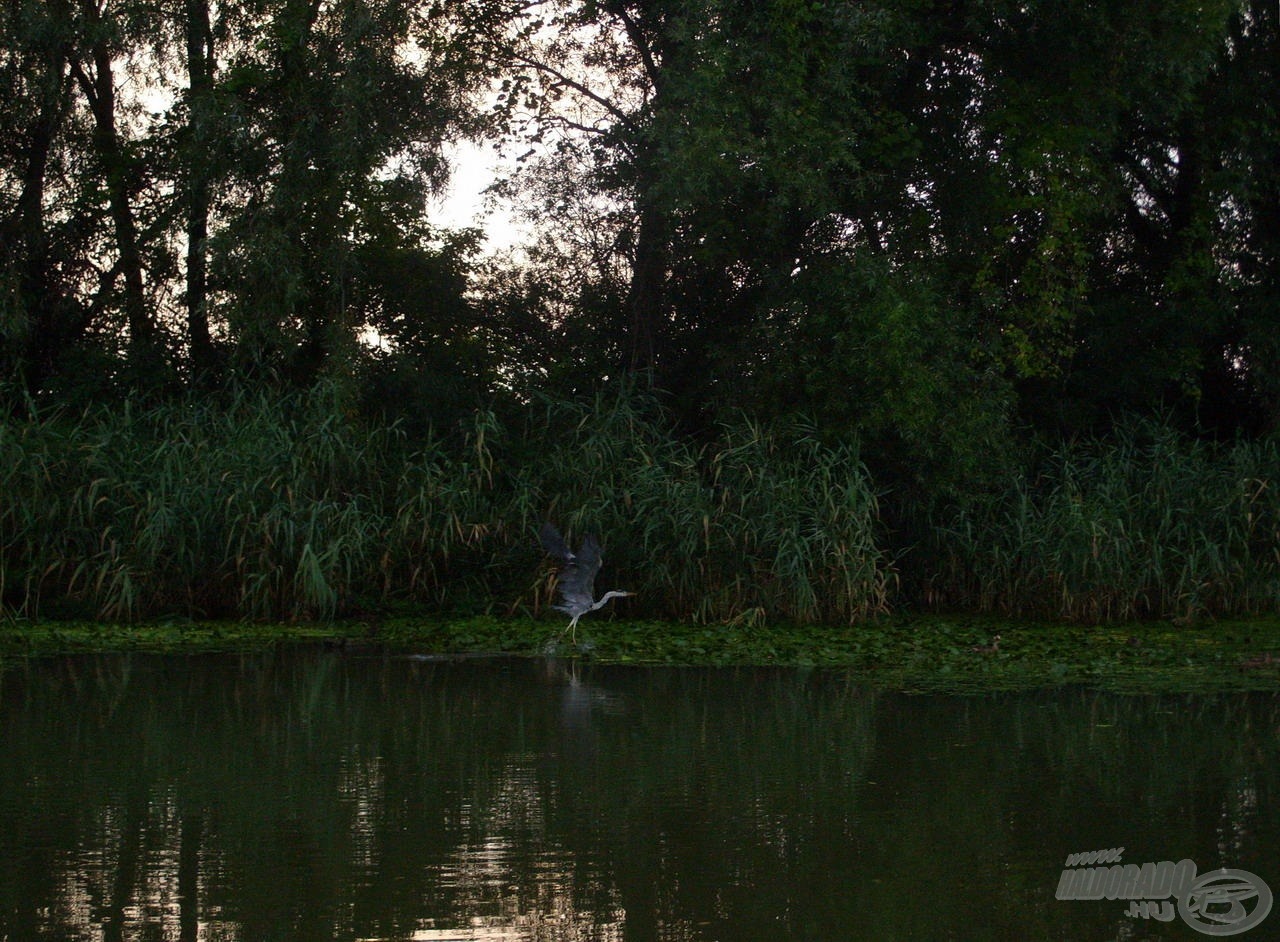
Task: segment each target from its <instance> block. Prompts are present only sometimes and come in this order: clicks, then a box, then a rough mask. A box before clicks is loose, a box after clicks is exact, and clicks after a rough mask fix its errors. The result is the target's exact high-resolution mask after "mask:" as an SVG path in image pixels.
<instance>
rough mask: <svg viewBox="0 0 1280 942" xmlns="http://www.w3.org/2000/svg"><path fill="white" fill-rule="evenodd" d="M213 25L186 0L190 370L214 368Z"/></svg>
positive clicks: (197, 1) (204, 10) (204, 4)
mask: <svg viewBox="0 0 1280 942" xmlns="http://www.w3.org/2000/svg"><path fill="white" fill-rule="evenodd" d="M213 63H214V56H213V30H212V28H211V26H210V22H209V0H187V79H188V84H189V88H190V92H189V94H190V105H191V117H190V122H191V124H190V126H189V127H188V128H187V131H188V139H187V146H188V155H187V194H186V197H187V199H186V203H187V205H186V211H187V296H186V308H187V334H188V337H187V339H188V342H189V343H190V345H191V352H190V358H191V371H192V373H193V375H194V376H196V377H200V376H202V375H205V374H208V373H209V371H210V370H211V369H212V368H213V340H212V337H211V336H210V333H209V301H208V285H207V275H208V242H209V204H210V189H211V185H210V173H209V164H208V144H209V136H210V135H209V130H210V128H209V125H210V123H211V121H212V118H213V115H212V104H213V103H212V101H211V97H212V93H213Z"/></svg>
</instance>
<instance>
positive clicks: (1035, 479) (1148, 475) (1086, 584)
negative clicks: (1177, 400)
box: [928, 421, 1280, 622]
mask: <svg viewBox="0 0 1280 942" xmlns="http://www.w3.org/2000/svg"><path fill="white" fill-rule="evenodd" d="M934 535H935V541H936V542H935V546H934V549H935V552H936V556H935V557H934V560H935V562H934V564H933V572H932V574H931V576H930V579H929V582H928V585H929V592H930V596H929V600H930V601H931V602H932V603H933V604H935V605H936V606H939V607H944V608H961V609H969V610H978V611H984V612H1000V613H1004V614H1009V615H1024V616H1025V615H1035V616H1044V617H1052V618H1062V619H1069V620H1075V621H1086V622H1102V621H1116V620H1131V619H1144V618H1153V617H1163V618H1172V619H1175V620H1193V619H1195V618H1198V617H1202V616H1207V615H1254V614H1274V613H1275V612H1277V611H1280V450H1278V449H1277V443H1276V442H1275V441H1274V440H1264V441H1253V442H1248V441H1239V442H1235V443H1232V444H1227V445H1222V444H1214V443H1210V442H1204V441H1197V440H1192V439H1188V438H1186V437H1184V436H1182V435H1179V434H1178V433H1177V432H1175V431H1174V430H1173V429H1171V428H1170V427H1169V426H1168V425H1165V424H1162V423H1159V422H1155V421H1129V422H1126V423H1123V424H1121V425H1120V426H1119V427H1118V429H1117V430H1116V432H1115V434H1114V435H1113V436H1112V437H1110V438H1109V439H1107V440H1105V441H1102V440H1096V441H1089V442H1083V443H1076V444H1073V445H1070V446H1067V447H1063V448H1060V449H1058V450H1055V451H1052V452H1049V453H1047V454H1045V455H1044V456H1042V459H1041V462H1040V468H1039V469H1038V470H1037V471H1035V472H1029V473H1023V474H1019V475H1017V476H1016V478H1015V479H1014V480H1013V481H1012V482H1011V483H1010V486H1009V487H1008V488H1007V489H1006V490H1005V491H1003V492H1001V493H997V494H988V495H984V496H980V497H975V498H973V499H972V500H970V501H969V502H968V503H966V504H965V505H964V506H962V507H959V508H955V509H953V511H952V512H951V515H950V517H949V518H948V519H947V520H946V522H945V524H944V525H943V526H940V527H939V528H938V529H937V530H936V531H935V534H934Z"/></svg>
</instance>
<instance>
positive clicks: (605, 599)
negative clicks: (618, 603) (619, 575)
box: [591, 591, 627, 612]
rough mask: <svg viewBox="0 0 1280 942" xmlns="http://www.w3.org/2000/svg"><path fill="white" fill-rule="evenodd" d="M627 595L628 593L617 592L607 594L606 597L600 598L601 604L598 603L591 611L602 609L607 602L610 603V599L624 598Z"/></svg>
mask: <svg viewBox="0 0 1280 942" xmlns="http://www.w3.org/2000/svg"><path fill="white" fill-rule="evenodd" d="M626 594H627V593H626V592H616V591H610V592H606V593H605V594H604V595H602V596H600V601H599V602H596V604H595V605H592V606H591V610H592V611H593V612H594V611H595V610H596V609H597V608H600V607H601V606H602V605H604V603H605V602H608V601H609V600H610V599H618V598H622V597H623V596H624V595H626Z"/></svg>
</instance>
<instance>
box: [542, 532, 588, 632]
mask: <svg viewBox="0 0 1280 942" xmlns="http://www.w3.org/2000/svg"><path fill="white" fill-rule="evenodd" d="M538 537H539V539H540V540H541V541H542V546H543V548H544V549H545V550H546V551H547V552H548V553H549V554H551V555H552V556H554V557H556V559H558V560H560V561H561V562H562V563H564V568H562V569H561V570H560V579H559V582H558V584H559V588H560V597H561V598H562V599H563V600H564V605H563V606H562V608H563V609H564V611H567V612H570V613H577V612H585V611H587V610H589V609H590V608H591V606H592V605H594V604H595V582H596V573H597V572H599V571H600V562H601V558H600V544H599V543H597V542H596V538H595V537H594V536H590V535H588V536H587V537H585V538H584V539H583V541H582V546H581V548H580V549H579V550H578V552H577V553H573V552H571V551H570V550H569V546H568V544H566V543H565V541H564V539H563V537H561V536H560V533H559V531H557V530H556V528H555V527H553V526H552V525H551V524H550V523H544V524H543V525H542V531H541V532H540V533H539V534H538Z"/></svg>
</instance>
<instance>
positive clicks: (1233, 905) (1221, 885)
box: [1054, 847, 1272, 936]
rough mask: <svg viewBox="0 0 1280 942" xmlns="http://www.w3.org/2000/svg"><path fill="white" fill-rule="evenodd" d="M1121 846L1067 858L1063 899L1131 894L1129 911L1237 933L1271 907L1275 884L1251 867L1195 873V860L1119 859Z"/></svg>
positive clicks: (1060, 887) (1136, 915) (1212, 932)
mask: <svg viewBox="0 0 1280 942" xmlns="http://www.w3.org/2000/svg"><path fill="white" fill-rule="evenodd" d="M1123 853H1124V848H1123V847H1112V848H1109V849H1107V850H1095V851H1087V852H1085V853H1079V854H1072V855H1071V856H1069V857H1068V858H1067V861H1066V866H1065V867H1064V868H1063V870H1062V876H1061V877H1060V878H1059V880H1058V889H1057V892H1056V893H1055V894H1054V895H1055V896H1056V897H1057V898H1058V899H1060V900H1099V899H1108V900H1128V901H1129V906H1128V908H1127V909H1126V910H1125V915H1127V916H1130V917H1132V918H1134V919H1157V920H1159V921H1161V922H1171V921H1172V920H1173V917H1174V915H1175V914H1177V915H1179V916H1181V917H1182V919H1183V921H1184V922H1186V924H1187V925H1189V926H1191V928H1193V929H1195V930H1196V931H1197V932H1201V933H1204V934H1205V935H1212V936H1225V935H1237V934H1239V933H1241V932H1246V931H1248V930H1249V929H1252V928H1253V927H1254V926H1256V925H1257V924H1258V923H1260V922H1262V920H1264V919H1266V918H1267V914H1268V913H1270V912H1271V904H1272V895H1271V888H1270V887H1269V886H1267V884H1266V882H1265V881H1264V880H1263V879H1262V878H1261V877H1259V876H1258V875H1257V874H1254V873H1250V872H1249V871H1248V870H1230V869H1227V868H1225V867H1224V868H1222V869H1220V870H1211V871H1209V872H1208V873H1204V874H1199V875H1197V873H1196V865H1195V861H1192V860H1179V861H1178V862H1177V863H1174V862H1173V861H1171V860H1162V861H1159V862H1151V863H1144V864H1125V863H1121V856H1122V855H1123Z"/></svg>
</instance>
